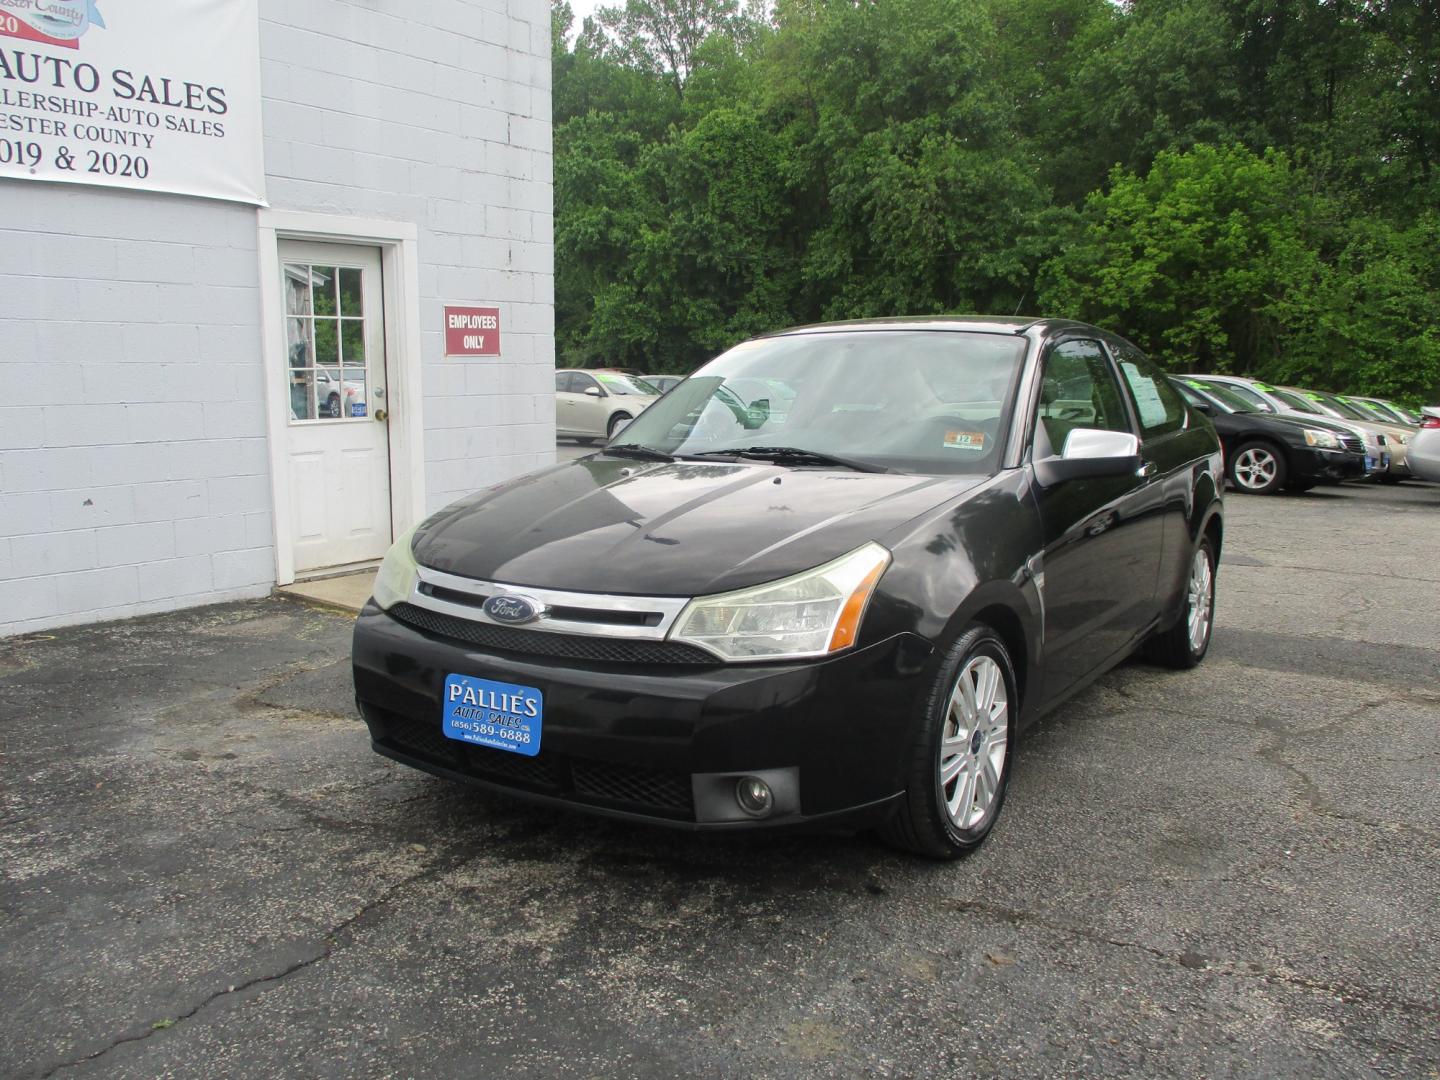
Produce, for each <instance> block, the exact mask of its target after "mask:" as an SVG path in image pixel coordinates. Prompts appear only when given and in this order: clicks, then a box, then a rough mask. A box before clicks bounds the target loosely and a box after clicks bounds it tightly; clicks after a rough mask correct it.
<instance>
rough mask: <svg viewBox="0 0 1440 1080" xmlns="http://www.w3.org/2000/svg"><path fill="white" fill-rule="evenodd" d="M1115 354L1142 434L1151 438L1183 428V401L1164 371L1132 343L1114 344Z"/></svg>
mask: <svg viewBox="0 0 1440 1080" xmlns="http://www.w3.org/2000/svg"><path fill="white" fill-rule="evenodd" d="M1115 355H1116V357H1117V358H1118V359H1119V361H1120V371H1121V372H1122V373H1123V374H1124V376H1125V382H1126V383H1127V384H1128V385H1129V387H1130V397H1131V399H1132V400H1133V401H1134V402H1135V415H1136V416H1138V417H1139V418H1140V430H1141V432H1142V433H1143V435H1144V437H1145V438H1147V439H1153V438H1155V437H1156V436H1157V435H1167V434H1169V433H1170V432H1172V431H1179V430H1180V429H1181V428H1183V427H1184V426H1185V416H1186V414H1185V402H1184V401H1182V400H1181V398H1180V394H1179V393H1178V392H1177V391H1176V389H1175V387H1173V386H1171V385H1170V380H1169V379H1168V378H1167V377H1166V376H1165V375H1164V373H1162V372H1161V371H1160V369H1159V368H1157V367H1156V366H1155V365H1154V364H1152V363H1150V361H1149V360H1147V359H1145V354H1144V353H1142V352H1141V351H1140V350H1139V349H1136V348H1134V347H1132V346H1129V345H1117V346H1115Z"/></svg>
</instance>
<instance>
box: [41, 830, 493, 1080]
mask: <svg viewBox="0 0 1440 1080" xmlns="http://www.w3.org/2000/svg"><path fill="white" fill-rule="evenodd" d="M478 847H479V844H478V843H477V844H475V845H474V849H468V848H467V849H465V850H462V851H456V852H451V853H447V854H445V856H444V857H442V858H439V859H436V860H434V861H433V862H432V863H430V864H429V865H427V866H425V867H423V868H421V869H420V870H417V871H416V872H415V873H413V874H411V875H409V876H408V877H405V878H403V879H401V880H400V881H398V882H396V883H395V884H393V885H391V886H389V887H388V888H386V889H385V890H384V891H383V892H382V893H381V894H380V895H379V896H378V897H376V898H375V899H374V900H371V901H370V902H368V903H366V904H364V905H363V906H362V907H360V908H358V909H357V910H356V911H355V913H354V914H353V915H349V916H347V917H346V918H344V919H341V920H340V921H339V922H338V923H336V924H335V925H334V926H332V927H331V928H330V929H328V930H326V931H324V932H323V933H322V934H321V935H320V938H321V942H322V944H321V945H320V947H319V948H318V950H316V951H315V952H314V953H313V954H312V955H309V956H306V957H303V958H302V959H300V960H296V961H295V962H294V963H291V964H289V965H287V966H286V967H285V968H283V969H282V970H280V971H277V972H274V973H272V974H269V975H257V976H255V977H254V978H252V979H247V980H246V981H245V982H243V983H236V984H234V985H232V986H227V987H225V988H224V989H223V990H216V991H214V992H212V993H210V994H207V995H206V996H205V997H204V998H202V999H201V1000H200V1001H199V1002H198V1003H197V1004H195V1005H194V1006H193V1007H191V1008H189V1009H187V1010H185V1011H184V1012H182V1013H179V1014H177V1015H176V1016H174V1017H167V1018H165V1019H164V1020H160V1021H156V1022H155V1023H153V1024H152V1025H151V1026H150V1027H149V1028H148V1029H146V1030H145V1031H142V1032H138V1033H133V1034H129V1035H121V1036H117V1037H115V1038H112V1039H111V1041H110V1042H109V1043H107V1044H106V1045H105V1046H103V1047H101V1048H100V1049H99V1050H96V1051H95V1052H94V1053H91V1054H86V1055H85V1056H84V1057H79V1058H74V1059H72V1060H70V1061H62V1062H60V1063H59V1064H56V1065H52V1066H51V1067H50V1068H49V1069H47V1070H45V1071H44V1072H43V1073H40V1074H39V1080H50V1078H51V1077H53V1076H55V1075H56V1074H57V1073H60V1072H62V1071H63V1070H65V1069H73V1068H77V1067H79V1066H81V1065H85V1064H88V1063H89V1062H92V1061H97V1060H99V1059H100V1058H103V1057H104V1056H105V1055H107V1054H109V1053H110V1052H111V1051H113V1050H115V1049H117V1048H118V1047H121V1046H124V1045H125V1044H127V1043H138V1042H144V1041H145V1040H147V1039H149V1038H150V1037H151V1036H153V1035H156V1034H158V1033H159V1032H161V1031H168V1030H170V1029H171V1028H174V1027H177V1026H179V1025H181V1024H183V1023H185V1021H187V1020H190V1019H192V1018H193V1017H195V1016H196V1015H198V1014H199V1013H200V1012H202V1011H203V1010H205V1009H206V1008H208V1007H209V1006H210V1005H212V1004H214V1003H215V1002H217V1001H220V1000H221V999H224V998H231V997H234V996H236V995H237V994H243V993H245V992H246V991H248V990H252V989H254V988H255V987H259V986H269V985H272V984H276V983H280V982H282V981H283V980H285V979H287V978H289V977H290V976H291V975H294V974H295V973H296V972H298V971H304V970H305V969H306V968H309V967H311V966H313V965H315V964H318V963H319V962H320V961H322V960H326V959H328V958H329V957H330V956H332V955H333V954H334V953H335V951H336V950H337V949H338V948H339V947H340V942H339V941H338V940H337V939H338V938H339V936H340V935H342V934H344V933H345V932H346V931H347V930H349V929H350V928H351V927H353V926H354V925H355V924H356V923H358V922H359V921H360V920H361V919H363V918H364V917H365V916H366V915H368V914H370V913H371V912H374V911H377V910H379V909H380V908H383V907H384V906H386V905H387V904H389V903H390V902H391V901H392V900H394V899H395V897H396V896H397V895H398V894H399V893H400V892H402V891H404V890H406V889H409V888H410V887H411V886H413V885H418V884H423V883H425V882H427V881H431V880H436V879H439V878H440V877H443V876H444V875H445V874H447V873H449V872H451V871H452V870H454V869H456V868H457V867H458V866H460V865H462V864H463V863H464V862H465V861H467V860H468V859H469V858H471V857H472V856H473V855H474V854H475V853H476V850H478Z"/></svg>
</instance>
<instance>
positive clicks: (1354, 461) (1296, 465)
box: [1290, 447, 1367, 480]
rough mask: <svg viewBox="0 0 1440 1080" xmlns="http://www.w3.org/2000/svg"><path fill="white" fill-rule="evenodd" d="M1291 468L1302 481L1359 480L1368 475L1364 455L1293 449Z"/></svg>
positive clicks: (1347, 452)
mask: <svg viewBox="0 0 1440 1080" xmlns="http://www.w3.org/2000/svg"><path fill="white" fill-rule="evenodd" d="M1290 467H1291V469H1292V470H1293V471H1294V474H1295V477H1296V479H1300V480H1357V479H1360V478H1361V477H1363V476H1366V475H1367V468H1366V460H1365V455H1364V454H1353V453H1350V452H1349V451H1348V450H1315V449H1311V448H1310V447H1291V450H1290Z"/></svg>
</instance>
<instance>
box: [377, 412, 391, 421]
mask: <svg viewBox="0 0 1440 1080" xmlns="http://www.w3.org/2000/svg"><path fill="white" fill-rule="evenodd" d="M375 419H376V420H377V421H379V422H380V423H382V424H383V423H384V422H385V421H386V420H388V419H390V414H389V413H387V412H386V411H385V410H384V409H376V410H375Z"/></svg>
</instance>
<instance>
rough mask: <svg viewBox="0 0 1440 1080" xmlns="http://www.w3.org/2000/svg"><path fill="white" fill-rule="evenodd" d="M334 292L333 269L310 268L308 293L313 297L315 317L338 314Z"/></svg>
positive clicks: (322, 267) (331, 267)
mask: <svg viewBox="0 0 1440 1080" xmlns="http://www.w3.org/2000/svg"><path fill="white" fill-rule="evenodd" d="M335 290H336V281H335V267H333V266H312V267H311V268H310V291H311V293H312V295H313V296H314V297H315V314H316V315H336V314H338V313H339V312H338V309H337V307H336V304H335Z"/></svg>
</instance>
